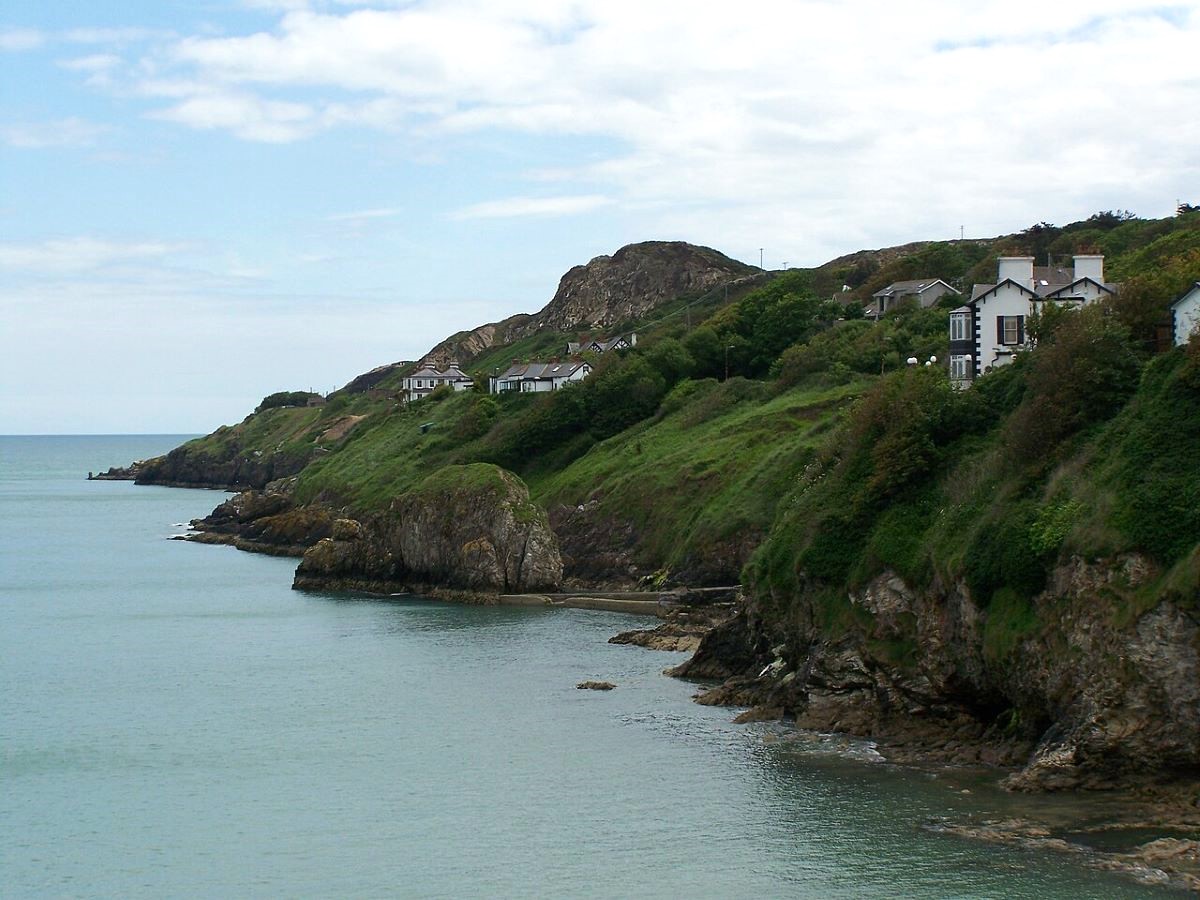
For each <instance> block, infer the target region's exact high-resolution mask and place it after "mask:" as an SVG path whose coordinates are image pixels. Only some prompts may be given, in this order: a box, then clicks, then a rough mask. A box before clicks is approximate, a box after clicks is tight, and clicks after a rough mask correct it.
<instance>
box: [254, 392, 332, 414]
mask: <svg viewBox="0 0 1200 900" xmlns="http://www.w3.org/2000/svg"><path fill="white" fill-rule="evenodd" d="M319 396H321V395H320V394H314V393H313V392H312V391H277V392H276V393H274V394H267V396H265V397H263V399H262V403H260V404H258V406H256V407H255V408H254V411H255V412H256V413H258V412H262V411H263V410H264V409H279V408H281V407H284V406H307V405H308V401H309V400H310V399H311V398H313V397H319Z"/></svg>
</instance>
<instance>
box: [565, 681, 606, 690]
mask: <svg viewBox="0 0 1200 900" xmlns="http://www.w3.org/2000/svg"><path fill="white" fill-rule="evenodd" d="M575 687H576V688H578V689H579V690H581V691H611V690H612V689H613V688H615V687H616V685H615V684H613V683H612V682H611V681H581V682H579V684H577V685H575Z"/></svg>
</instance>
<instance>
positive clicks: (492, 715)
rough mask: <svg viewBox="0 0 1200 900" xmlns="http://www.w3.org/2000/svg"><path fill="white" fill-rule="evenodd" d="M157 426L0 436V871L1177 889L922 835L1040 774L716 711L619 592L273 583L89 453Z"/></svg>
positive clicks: (182, 504)
mask: <svg viewBox="0 0 1200 900" xmlns="http://www.w3.org/2000/svg"><path fill="white" fill-rule="evenodd" d="M184 437H186V436H179V435H143V436H116V437H106V436H81V437H63V436H55V437H3V438H0V617H2V618H0V623H2V625H0V896H3V897H5V898H23V897H119V898H131V897H153V898H165V897H219V898H225V897H238V898H241V897H336V898H352V897H446V898H464V897H614V898H626V897H629V898H632V897H670V898H674V897H680V898H684V897H686V898H697V897H719V898H738V897H747V898H749V897H753V898H763V897H795V898H810V897H811V898H873V897H878V898H899V897H912V898H951V897H953V898H985V897H986V898H1036V900H1051V898H1065V897H1080V898H1083V897H1086V898H1094V897H1104V898H1116V897H1164V896H1172V895H1173V894H1172V892H1169V891H1167V890H1165V889H1162V888H1156V887H1153V886H1148V885H1145V884H1141V883H1139V882H1137V881H1135V880H1132V879H1130V878H1128V877H1126V876H1118V875H1113V874H1110V873H1106V872H1101V871H1097V870H1095V869H1093V868H1092V867H1090V866H1089V865H1088V864H1087V860H1086V858H1085V857H1080V856H1077V855H1074V854H1063V853H1054V852H1049V851H1043V850H1028V849H1021V848H1015V847H1006V846H995V845H991V844H986V843H981V842H977V841H974V840H969V839H965V838H960V837H955V836H951V835H948V834H945V833H939V831H938V828H939V826H940V825H944V824H946V823H958V822H972V821H982V820H986V819H989V818H1005V817H1009V816H1013V815H1022V814H1023V813H1025V812H1028V805H1029V804H1036V803H1049V802H1052V801H1051V800H1049V799H1046V800H1039V799H1037V798H1032V799H1031V798H1026V797H1011V796H1008V795H1005V794H1004V793H1003V792H1001V791H999V790H997V789H996V788H995V787H994V782H995V780H996V776H995V774H994V773H972V772H968V771H943V770H933V771H921V770H916V769H907V768H901V767H896V766H892V765H889V764H886V763H883V762H880V761H879V760H878V757H877V755H876V754H874V753H873V751H872V749H871V748H870V746H869V745H865V744H860V743H855V742H852V741H847V740H844V739H840V738H837V737H834V736H812V735H810V736H803V737H800V736H796V735H794V734H792V733H790V732H789V731H788V730H787V728H786V726H782V725H779V724H760V725H749V726H747V725H734V724H732V722H731V719H732V718H733V716H734V715H735V712H736V711H733V710H729V709H721V708H712V707H704V706H700V705H698V704H696V703H694V702H693V701H692V696H693V694H694V693H695V692H696V690H697V686H696V685H694V684H689V683H687V682H684V681H680V680H676V679H673V678H669V677H666V676H665V675H663V674H662V670H663V669H664V668H666V667H668V666H671V665H674V664H676V663H678V662H679V661H681V659H682V658H683V657H682V656H681V655H680V654H674V653H662V652H655V651H650V650H645V649H641V648H638V647H631V646H620V645H612V644H609V643H608V642H607V641H608V638H609V637H610V636H612V635H614V634H616V633H617V632H620V631H623V630H626V629H629V628H634V627H639V626H641V625H643V624H647V625H648V624H650V623H648V622H647V621H646V620H644V619H640V618H637V617H634V616H629V615H624V614H617V613H611V612H597V611H584V610H571V609H541V608H504V607H478V606H461V605H449V604H444V603H438V602H434V601H431V600H427V599H424V598H421V597H416V596H398V597H393V598H389V599H372V598H366V597H356V596H346V595H338V594H321V593H298V592H295V591H292V590H291V580H292V571H293V569H294V566H295V561H294V560H289V559H279V558H272V557H267V556H259V555H254V554H247V553H241V552H238V551H236V550H233V549H230V548H227V547H213V546H204V545H198V544H191V543H186V542H181V541H173V540H171V539H170V538H171V537H172V536H174V535H177V534H180V533H182V532H184V531H185V525H186V523H187V522H188V521H189V520H190V519H192V518H195V517H198V516H202V515H204V514H206V513H207V512H208V511H209V510H211V508H212V507H213V506H215V505H216V504H217V503H218V502H220V501H221V500H222V499H223V497H224V495H223V494H221V493H220V492H214V491H201V490H182V489H172V488H159V487H139V486H135V485H133V484H131V483H127V482H103V481H87V480H85V479H86V475H87V473H88V471H89V470H91V471H99V470H103V469H107V468H108V467H109V466H110V465H117V464H126V463H128V462H129V461H131V460H134V459H140V458H144V457H147V456H151V455H155V454H158V453H162V452H164V451H166V450H168V449H170V448H171V447H174V446H176V445H178V444H179V443H180V442H181V441H182V440H183V439H184ZM589 679H594V680H604V681H611V682H613V683H614V684H615V685H616V688H615V689H614V690H612V691H608V692H596V691H588V690H578V689H577V688H576V685H577V684H578V683H579V682H581V681H584V680H589Z"/></svg>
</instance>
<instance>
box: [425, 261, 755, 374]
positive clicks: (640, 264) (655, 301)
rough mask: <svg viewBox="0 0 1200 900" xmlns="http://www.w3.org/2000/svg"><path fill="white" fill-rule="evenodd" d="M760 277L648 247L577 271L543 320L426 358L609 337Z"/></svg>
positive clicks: (730, 264)
mask: <svg viewBox="0 0 1200 900" xmlns="http://www.w3.org/2000/svg"><path fill="white" fill-rule="evenodd" d="M757 271H758V270H757V269H754V268H752V267H751V266H747V265H745V264H743V263H740V262H737V261H736V260H733V259H730V258H729V257H727V256H725V255H724V254H723V253H718V252H717V251H716V250H712V249H710V248H708V247H697V246H695V245H694V244H688V243H685V242H683V241H645V242H643V243H640V244H629V245H628V246H625V247H622V248H621V249H620V250H618V251H617V252H616V253H614V254H613V255H612V256H597V257H596V258H595V259H593V260H592V261H591V262H589V263H587V264H586V265H582V266H575V267H574V268H572V269H570V270H569V271H568V272H567V273H566V274H565V275H563V277H562V279H561V280H560V281H559V284H558V291H557V292H556V293H555V294H554V297H553V298H552V299H551V300H550V302H549V303H548V304H546V306H545V308H543V309H542V310H541V311H540V312H538V313H536V314H534V315H524V314H522V315H516V316H512V317H510V318H508V319H504V320H503V321H501V322H492V323H489V324H487V325H481V326H480V327H478V328H476V329H473V330H472V331H463V332H459V333H458V334H456V335H453V336H452V337H450V338H448V339H447V340H445V341H443V342H442V343H441V344H438V345H437V346H436V347H434V348H433V349H432V350H430V351H429V353H428V354H426V358H427V359H430V360H432V361H433V362H434V363H435V364H437V365H443V366H444V365H447V364H449V363H450V361H451V360H454V361H457V362H459V363H464V364H465V363H468V362H470V361H471V360H473V359H475V357H477V356H479V355H480V354H481V353H484V352H485V351H487V350H489V349H491V348H492V347H497V346H501V345H503V344H507V343H511V342H512V341H516V340H519V339H521V338H523V337H527V336H528V335H531V334H533V333H534V332H535V331H539V330H541V329H549V330H551V331H561V332H570V331H574V330H579V329H588V330H590V329H608V328H611V327H614V326H616V325H618V324H619V323H621V322H623V321H627V320H628V319H631V318H636V317H638V316H642V315H645V314H646V313H647V312H649V311H650V310H652V309H654V308H655V307H656V306H658V305H659V304H660V303H663V302H664V301H667V300H673V299H675V298H676V297H679V296H681V295H684V294H699V293H703V292H704V291H706V290H709V289H711V288H713V287H716V286H717V285H719V284H725V283H732V282H734V281H737V280H739V279H745V278H753V277H755V273H757Z"/></svg>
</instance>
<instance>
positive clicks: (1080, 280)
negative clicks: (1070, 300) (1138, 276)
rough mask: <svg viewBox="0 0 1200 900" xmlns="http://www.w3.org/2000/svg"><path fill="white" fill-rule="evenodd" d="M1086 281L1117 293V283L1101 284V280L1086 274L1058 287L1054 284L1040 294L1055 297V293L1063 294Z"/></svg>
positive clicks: (1103, 289) (1101, 288) (1109, 291)
mask: <svg viewBox="0 0 1200 900" xmlns="http://www.w3.org/2000/svg"><path fill="white" fill-rule="evenodd" d="M1085 282H1091V283H1092V284H1094V285H1095V286H1096V287H1098V288H1100V290H1102V291H1106V292H1108V293H1110V294H1115V293H1116V285H1114V284H1101V283H1100V282H1099V281H1097V280H1096V279H1095V278H1089V277H1087V276H1086V275H1085V276H1084V277H1083V278H1076V279H1075V280H1074V281H1072V282H1071V283H1070V284H1063V285H1059V286H1058V287H1053V286H1051V288H1052V289H1051V290H1046V291H1038V293H1039V294H1042V295H1043V296H1044V297H1046V298H1047V299H1049V298H1051V297H1053V296H1054V295H1055V294H1061V293H1063V292H1064V291H1069V290H1072V289H1074V288H1075V287H1077V286H1078V285H1081V284H1084V283H1085Z"/></svg>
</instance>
